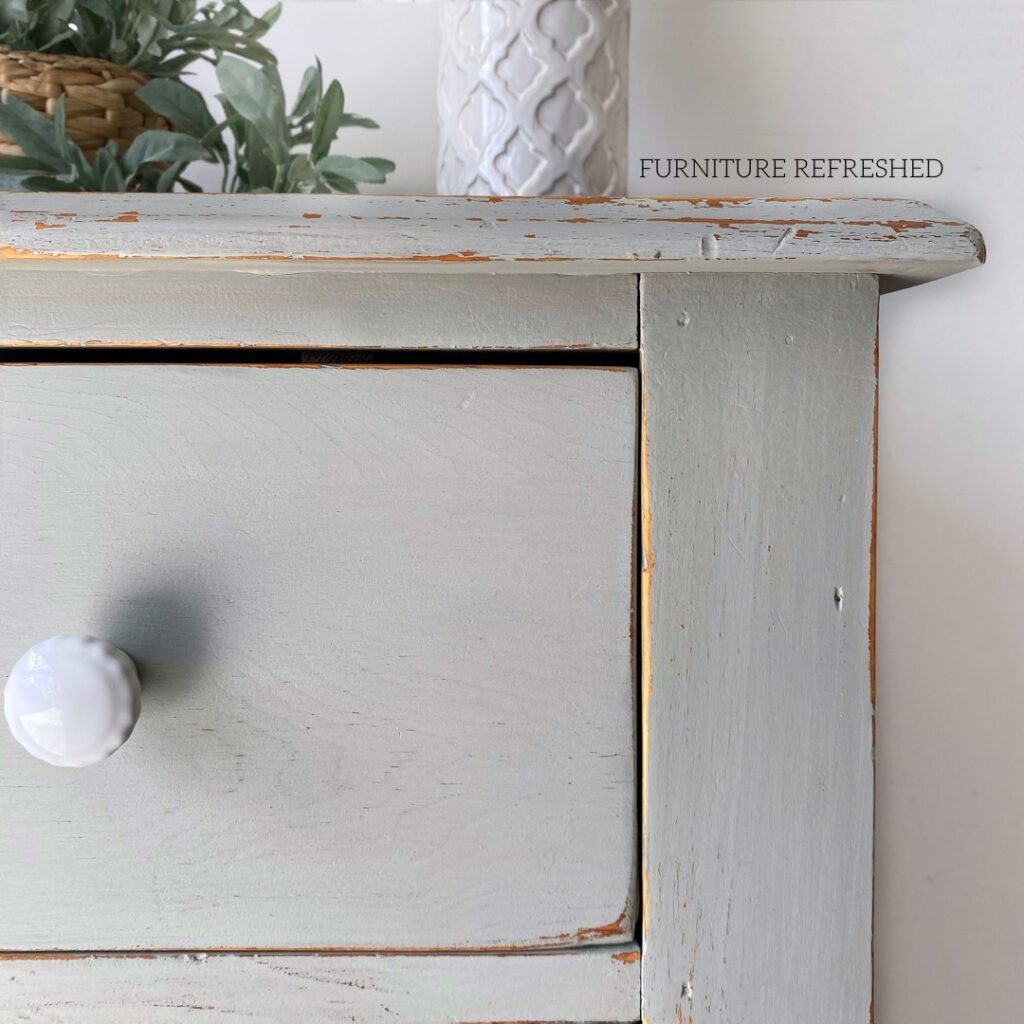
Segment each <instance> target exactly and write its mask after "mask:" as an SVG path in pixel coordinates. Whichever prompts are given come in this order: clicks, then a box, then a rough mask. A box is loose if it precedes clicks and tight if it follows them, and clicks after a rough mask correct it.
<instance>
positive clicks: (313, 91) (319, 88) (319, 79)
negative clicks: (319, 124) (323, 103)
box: [292, 60, 324, 120]
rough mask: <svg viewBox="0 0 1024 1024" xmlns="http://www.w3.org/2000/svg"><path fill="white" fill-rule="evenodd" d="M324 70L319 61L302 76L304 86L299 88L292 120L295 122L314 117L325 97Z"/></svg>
mask: <svg viewBox="0 0 1024 1024" xmlns="http://www.w3.org/2000/svg"><path fill="white" fill-rule="evenodd" d="M323 90H324V86H323V69H322V68H321V67H320V61H319V60H318V61H317V62H316V63H315V64H314V65H312V67H308V68H306V72H305V74H304V75H303V76H302V85H300V86H299V95H298V98H297V99H296V100H295V106H294V107H292V118H293V119H294V120H299V119H303V118H306V117H309V116H312V114H313V111H314V110H315V109H316V105H317V103H318V102H319V101H320V98H321V97H322V95H323Z"/></svg>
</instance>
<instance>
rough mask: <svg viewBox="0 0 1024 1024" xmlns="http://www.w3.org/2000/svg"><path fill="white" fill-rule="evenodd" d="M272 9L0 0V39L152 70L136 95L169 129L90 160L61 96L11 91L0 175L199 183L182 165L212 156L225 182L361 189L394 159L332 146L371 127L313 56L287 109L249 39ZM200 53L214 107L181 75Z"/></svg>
mask: <svg viewBox="0 0 1024 1024" xmlns="http://www.w3.org/2000/svg"><path fill="white" fill-rule="evenodd" d="M279 10H280V8H279V6H278V7H275V8H273V9H272V10H271V12H270V13H269V14H268V15H265V16H264V17H263V18H255V17H254V16H253V15H251V14H250V13H249V12H248V10H247V9H246V8H245V7H244V5H243V4H242V3H241V0H225V2H210V3H205V4H203V5H202V6H198V5H197V4H196V3H195V0H0V42H7V43H8V44H9V45H11V46H12V48H18V49H34V50H49V51H51V52H59V53H76V54H80V55H82V56H90V57H103V58H105V59H108V60H114V61H116V62H117V63H120V64H122V65H127V66H133V67H137V68H138V69H139V70H141V71H143V72H145V73H146V74H148V75H150V76H154V77H152V78H151V80H150V81H149V82H148V83H146V84H145V85H144V86H142V87H141V88H140V89H138V90H137V92H136V96H137V97H138V98H139V99H140V100H142V101H143V102H144V103H145V104H146V105H147V106H149V107H150V108H151V109H152V110H153V111H155V112H156V113H157V114H161V115H163V116H164V117H165V118H167V120H169V121H170V122H171V124H172V125H173V126H174V129H175V130H174V131H146V132H143V133H142V134H141V135H139V136H137V137H136V138H135V140H134V141H133V142H132V144H131V145H130V146H129V147H128V148H127V149H126V150H124V151H123V152H122V151H121V149H120V147H119V146H118V144H117V143H116V142H110V143H108V144H107V145H106V146H104V147H103V148H102V149H101V150H99V152H98V153H97V155H96V158H95V160H94V161H93V162H90V161H89V160H87V159H86V157H85V155H84V154H83V152H82V150H81V149H80V148H79V146H78V145H76V144H75V142H74V141H73V140H71V139H69V138H68V137H67V134H66V130H65V116H64V107H63V100H61V101H59V102H58V104H57V110H56V113H55V115H54V118H53V120H52V121H51V120H50V119H49V118H48V117H46V116H44V115H43V114H41V113H39V112H38V111H36V110H34V109H32V107H30V106H29V105H28V104H26V103H24V102H22V101H21V100H19V99H17V98H16V97H13V96H11V97H9V98H8V99H7V101H6V102H3V103H0V132H3V133H4V134H6V135H8V136H10V137H11V138H12V139H13V140H14V141H15V143H16V144H17V145H18V146H19V147H20V148H21V150H22V151H23V153H24V156H18V157H13V156H3V155H0V174H3V173H6V174H8V175H10V174H14V175H17V179H16V181H15V182H14V183H15V185H16V186H17V187H20V188H26V189H32V190H46V191H83V192H169V191H172V190H173V189H175V188H179V187H180V188H185V189H187V190H190V191H198V186H197V185H195V184H194V183H193V182H192V181H191V180H190V179H189V178H187V177H186V176H185V174H186V170H187V168H188V166H189V164H191V163H192V162H194V161H213V162H217V163H219V164H221V166H222V168H223V171H222V189H223V190H224V191H231V192H358V191H359V185H360V184H362V183H382V182H383V181H384V180H385V178H386V176H387V175H388V174H389V173H390V172H391V171H393V170H394V168H395V165H394V164H393V163H392V162H391V161H390V160H385V159H382V158H380V157H351V156H342V155H340V154H338V153H332V152H331V148H332V146H333V145H334V143H335V142H336V140H337V137H338V133H339V132H340V131H341V129H343V128H353V127H358V128H376V127H378V126H377V124H376V122H375V121H372V120H370V119H369V118H366V117H360V116H359V115H357V114H351V113H349V112H348V111H346V109H345V94H344V91H343V90H342V87H341V85H340V83H339V82H337V81H331V82H329V83H327V84H326V85H325V83H324V80H323V71H322V68H321V66H320V62H319V61H317V62H316V64H314V65H313V66H312V67H310V68H308V69H307V70H306V73H305V75H304V76H303V79H302V84H301V86H300V88H299V93H298V96H297V97H296V99H295V102H294V103H293V104H292V106H291V108H288V106H287V102H286V98H285V94H284V89H283V88H282V85H281V79H280V76H279V75H278V72H277V68H276V66H275V61H274V57H273V54H271V53H270V51H268V50H267V49H266V48H265V47H264V46H262V44H260V43H258V42H257V40H258V39H259V38H260V37H262V35H263V34H264V33H265V32H266V31H267V29H268V28H269V27H270V26H271V25H272V24H273V23H274V21H275V20H276V19H277V16H278V13H279ZM242 58H245V59H242ZM200 59H201V60H208V61H210V62H211V63H213V64H214V65H215V67H216V73H217V81H218V84H219V86H220V93H219V94H218V96H217V100H218V102H219V103H220V106H221V108H222V110H221V116H220V117H219V118H215V117H214V116H213V114H212V113H211V112H210V109H209V107H208V105H207V103H206V100H205V99H204V98H203V97H202V95H201V94H200V93H199V92H197V91H196V90H195V89H193V88H192V87H191V86H189V85H186V84H185V83H184V82H183V81H182V80H181V72H182V70H183V69H184V68H185V67H187V66H188V65H189V64H191V63H192V62H194V61H196V60H200Z"/></svg>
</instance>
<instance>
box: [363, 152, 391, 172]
mask: <svg viewBox="0 0 1024 1024" xmlns="http://www.w3.org/2000/svg"><path fill="white" fill-rule="evenodd" d="M362 161H363V163H367V164H369V165H370V166H371V167H376V168H377V170H378V171H380V172H381V174H391V172H392V171H394V169H395V162H394V160H385V159H384V157H382V156H364V157H362Z"/></svg>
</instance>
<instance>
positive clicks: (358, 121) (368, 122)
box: [340, 114, 380, 128]
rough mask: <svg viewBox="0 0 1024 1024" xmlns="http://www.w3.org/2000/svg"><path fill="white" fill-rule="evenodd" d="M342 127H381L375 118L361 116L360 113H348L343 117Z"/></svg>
mask: <svg viewBox="0 0 1024 1024" xmlns="http://www.w3.org/2000/svg"><path fill="white" fill-rule="evenodd" d="M340 127H341V128H379V127H380V125H379V124H377V122H376V121H374V120H373V118H370V117H360V116H359V115H358V114H346V115H345V116H344V117H343V118H342V119H341V125H340Z"/></svg>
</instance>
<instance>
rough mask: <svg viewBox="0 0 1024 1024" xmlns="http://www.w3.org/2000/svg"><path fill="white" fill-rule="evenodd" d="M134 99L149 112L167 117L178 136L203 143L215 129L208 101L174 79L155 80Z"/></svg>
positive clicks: (138, 90) (137, 92) (139, 90)
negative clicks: (183, 134)
mask: <svg viewBox="0 0 1024 1024" xmlns="http://www.w3.org/2000/svg"><path fill="white" fill-rule="evenodd" d="M135 95H136V97H137V98H138V99H140V100H142V102H143V103H145V104H146V106H148V107H149V108H150V109H152V110H154V111H155V112H156V113H158V114H162V115H163V116H164V117H166V118H167V119H168V120H169V121H170V122H171V123H172V124H173V125H174V127H175V128H176V129H177V130H178V131H179V132H185V133H186V134H187V135H191V136H192V137H193V138H195V139H203V138H205V137H206V135H207V134H208V133H209V132H210V131H211V130H212V129H213V128H214V127H216V122H215V121H214V119H213V115H212V114H211V113H210V111H209V109H208V108H207V106H206V101H205V100H204V99H203V97H202V96H201V95H200V94H199V93H198V92H196V90H195V89H193V88H191V87H190V86H187V85H185V84H184V83H183V82H178V81H176V80H175V79H173V78H154V79H153V80H152V81H149V82H147V83H146V84H145V85H144V86H142V88H141V89H136V90H135Z"/></svg>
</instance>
